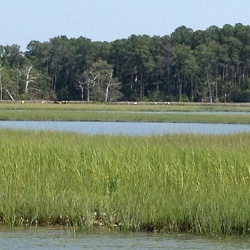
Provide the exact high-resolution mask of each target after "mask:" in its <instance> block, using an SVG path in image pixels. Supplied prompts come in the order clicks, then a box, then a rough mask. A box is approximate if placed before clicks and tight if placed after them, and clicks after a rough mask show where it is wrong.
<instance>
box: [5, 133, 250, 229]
mask: <svg viewBox="0 0 250 250" xmlns="http://www.w3.org/2000/svg"><path fill="white" fill-rule="evenodd" d="M249 146H250V135H249V134H238V135H226V136H224V135H223V136H201V135H178V134H176V135H164V136H147V137H132V136H124V135H123V136H106V135H94V136H92V135H78V134H70V133H55V132H24V131H11V130H1V137H0V152H1V158H0V164H1V168H0V213H1V216H0V220H1V221H2V223H4V224H6V225H9V226H20V225H28V226H30V225H50V224H52V225H55V224H59V225H71V226H72V225H74V226H75V227H77V228H80V229H90V228H92V227H94V226H103V227H108V228H114V227H116V228H117V227H119V228H121V229H124V230H147V231H152V230H159V231H166V232H170V231H173V232H174V231H176V232H193V233H198V234H218V233H224V234H248V233H249V227H250V225H249V221H250V206H249V204H250V195H249V194H250V191H249V186H250V154H249Z"/></svg>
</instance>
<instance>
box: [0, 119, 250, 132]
mask: <svg viewBox="0 0 250 250" xmlns="http://www.w3.org/2000/svg"><path fill="white" fill-rule="evenodd" d="M0 128H12V129H26V130H27V129H28V130H52V131H68V132H77V133H87V134H128V135H150V134H173V133H194V134H230V133H239V132H250V125H243V124H205V123H147V122H145V123H144V122H143V123H142V122H141V123H138V122H64V121H62V122H61V121H60V122H48V121H0Z"/></svg>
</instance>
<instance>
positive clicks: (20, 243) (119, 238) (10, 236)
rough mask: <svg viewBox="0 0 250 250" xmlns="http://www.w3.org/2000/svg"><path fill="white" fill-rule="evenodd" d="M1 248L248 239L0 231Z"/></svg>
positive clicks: (191, 244) (227, 245)
mask: <svg viewBox="0 0 250 250" xmlns="http://www.w3.org/2000/svg"><path fill="white" fill-rule="evenodd" d="M0 240H1V246H0V248H1V249H34V250H40V249H48V250H50V249H51V250H52V249H69V250H71V249H102V250H108V249H113V250H114V249H120V250H123V249H124V250H125V249H138V250H139V249H156V250H157V249H174V250H175V249H176V250H177V249H194V250H195V249H202V250H203V249H206V250H214V249H228V250H234V249H235V250H236V249H250V239H248V238H246V239H244V238H243V239H235V238H231V239H230V238H229V239H206V238H201V237H194V236H184V235H180V236H175V237H173V236H172V237H171V236H167V235H166V236H162V235H153V234H152V235H147V234H141V233H140V234H118V233H112V234H104V233H98V234H81V235H77V236H76V237H73V235H72V234H71V232H70V231H63V230H61V231H60V230H42V229H41V230H25V231H11V232H10V231H9V232H6V231H2V232H1V231H0Z"/></svg>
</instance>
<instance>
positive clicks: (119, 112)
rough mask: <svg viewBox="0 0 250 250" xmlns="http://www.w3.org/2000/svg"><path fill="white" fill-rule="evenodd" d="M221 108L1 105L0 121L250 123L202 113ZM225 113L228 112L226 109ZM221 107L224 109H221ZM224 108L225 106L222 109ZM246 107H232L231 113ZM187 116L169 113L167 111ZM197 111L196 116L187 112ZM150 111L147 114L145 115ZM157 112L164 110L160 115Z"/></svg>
mask: <svg viewBox="0 0 250 250" xmlns="http://www.w3.org/2000/svg"><path fill="white" fill-rule="evenodd" d="M219 107H220V106H218V107H217V106H215V107H214V106H211V107H210V109H208V106H196V107H195V109H194V107H193V106H182V107H180V106H177V105H176V106H166V105H155V106H154V105H118V104H117V105H108V104H67V105H63V104H62V105H58V104H40V103H27V104H24V105H21V104H17V103H15V104H0V120H2V121H3V120H11V121H14V120H19V121H20V120H37V121H45V120H47V121H48V120H49V121H113V122H114V121H120V122H124V121H130V122H180V123H183V122H188V123H192V122H194V123H227V124H228V123H231V124H250V119H249V115H250V112H249V114H246V113H243V114H242V113H241V112H238V113H236V114H230V113H228V114H227V113H225V114H220V115H218V114H206V113H203V112H202V110H203V111H206V110H207V111H209V110H210V111H216V110H217V111H219ZM226 107H227V109H226V110H225V111H229V108H228V106H226ZM220 108H223V106H221V107H220ZM224 108H225V107H224ZM247 109H249V108H248V107H238V106H235V107H234V106H231V111H237V110H242V111H243V110H245V111H246V110H247ZM185 110H186V111H187V112H186V113H181V112H180V113H178V112H177V113H169V112H170V111H185ZM195 110H196V111H200V112H198V113H196V114H194V113H190V111H195ZM147 111H150V113H147ZM158 111H161V112H162V111H164V112H166V113H161V112H158Z"/></svg>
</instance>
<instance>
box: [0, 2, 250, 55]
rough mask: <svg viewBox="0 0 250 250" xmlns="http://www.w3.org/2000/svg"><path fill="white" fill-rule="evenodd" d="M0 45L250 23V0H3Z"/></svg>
mask: <svg viewBox="0 0 250 250" xmlns="http://www.w3.org/2000/svg"><path fill="white" fill-rule="evenodd" d="M0 6H1V14H0V23H1V28H0V45H4V46H5V45H12V44H17V45H20V47H21V50H22V51H25V50H26V46H27V45H28V43H29V42H30V41H32V40H38V41H40V42H46V41H49V39H50V38H53V37H56V36H61V35H66V36H67V37H68V38H78V37H80V36H83V37H86V38H89V39H91V40H92V41H108V42H111V41H114V40H117V39H122V38H128V37H129V36H130V35H132V34H135V35H143V34H146V35H149V36H154V35H156V36H164V35H170V34H171V33H172V32H174V30H175V29H176V28H178V27H180V26H182V25H185V26H186V27H188V28H191V29H193V30H194V31H195V30H205V29H207V28H208V27H210V26H212V25H216V26H218V27H220V28H222V27H223V25H225V24H231V25H235V24H236V23H242V24H244V25H249V24H250V1H249V0H0Z"/></svg>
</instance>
